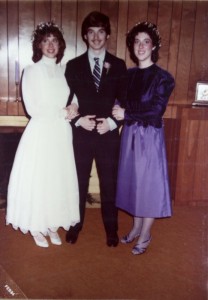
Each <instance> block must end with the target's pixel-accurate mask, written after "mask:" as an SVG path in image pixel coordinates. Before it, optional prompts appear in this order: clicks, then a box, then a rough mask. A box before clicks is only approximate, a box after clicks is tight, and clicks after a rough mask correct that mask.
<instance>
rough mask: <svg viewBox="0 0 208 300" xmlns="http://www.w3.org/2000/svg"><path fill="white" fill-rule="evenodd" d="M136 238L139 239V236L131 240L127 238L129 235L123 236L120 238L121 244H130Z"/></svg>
mask: <svg viewBox="0 0 208 300" xmlns="http://www.w3.org/2000/svg"><path fill="white" fill-rule="evenodd" d="M137 237H139V234H137V235H135V236H134V237H133V238H131V239H130V238H129V235H128V234H127V235H125V236H123V237H122V238H121V240H120V241H121V243H122V244H129V243H132V242H133V241H134V240H135V239H136V238H137Z"/></svg>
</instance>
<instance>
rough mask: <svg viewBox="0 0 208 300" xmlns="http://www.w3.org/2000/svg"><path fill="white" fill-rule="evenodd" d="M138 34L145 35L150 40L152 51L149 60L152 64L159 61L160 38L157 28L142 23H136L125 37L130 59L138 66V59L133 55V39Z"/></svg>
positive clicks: (148, 23)
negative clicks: (142, 33) (143, 33)
mask: <svg viewBox="0 0 208 300" xmlns="http://www.w3.org/2000/svg"><path fill="white" fill-rule="evenodd" d="M139 32H145V33H147V34H148V35H149V36H150V38H151V40H152V44H153V47H155V48H154V50H153V51H152V56H151V59H152V61H153V62H154V63H156V62H157V61H158V59H159V53H158V52H159V49H160V47H161V37H160V34H159V31H158V29H157V26H156V25H155V24H153V23H151V22H142V23H137V24H136V25H135V26H134V27H133V28H132V29H131V30H130V31H129V32H128V33H127V36H126V45H127V48H128V50H129V53H130V58H131V59H132V60H133V62H135V63H136V64H137V65H138V63H139V62H138V58H137V57H136V55H135V54H134V42H135V37H136V35H137V34H138V33H139Z"/></svg>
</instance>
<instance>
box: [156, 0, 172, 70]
mask: <svg viewBox="0 0 208 300" xmlns="http://www.w3.org/2000/svg"><path fill="white" fill-rule="evenodd" d="M171 20H172V1H160V3H159V8H158V20H157V26H158V28H159V32H160V35H161V37H162V47H161V49H160V59H159V61H158V65H160V66H161V67H162V68H164V69H166V70H167V66H168V59H169V46H170V34H171Z"/></svg>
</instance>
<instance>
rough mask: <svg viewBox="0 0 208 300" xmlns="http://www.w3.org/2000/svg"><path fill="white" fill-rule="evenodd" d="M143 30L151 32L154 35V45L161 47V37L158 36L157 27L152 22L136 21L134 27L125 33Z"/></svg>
mask: <svg viewBox="0 0 208 300" xmlns="http://www.w3.org/2000/svg"><path fill="white" fill-rule="evenodd" d="M143 30H144V31H145V32H149V33H151V34H152V35H153V36H155V37H156V39H155V40H156V44H157V45H156V46H157V47H158V48H160V47H161V37H160V33H159V31H158V29H157V26H156V25H155V24H154V23H151V22H147V21H145V22H138V23H136V24H135V25H134V27H133V28H132V29H131V30H129V31H128V33H127V35H128V34H130V33H132V32H137V31H138V32H142V31H143Z"/></svg>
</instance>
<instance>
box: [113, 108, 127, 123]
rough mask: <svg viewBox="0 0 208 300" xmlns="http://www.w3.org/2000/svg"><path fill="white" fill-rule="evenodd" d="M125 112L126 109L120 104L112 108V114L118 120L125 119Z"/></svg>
mask: <svg viewBox="0 0 208 300" xmlns="http://www.w3.org/2000/svg"><path fill="white" fill-rule="evenodd" d="M124 113H125V109H124V108H122V107H120V106H119V105H114V107H113V110H112V115H113V116H114V118H115V119H116V120H118V121H120V120H123V119H124Z"/></svg>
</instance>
